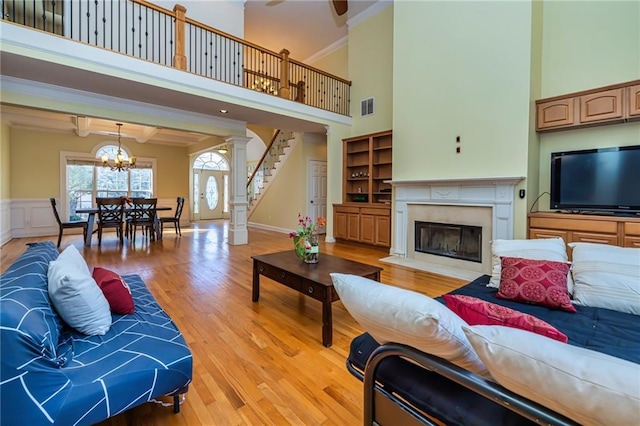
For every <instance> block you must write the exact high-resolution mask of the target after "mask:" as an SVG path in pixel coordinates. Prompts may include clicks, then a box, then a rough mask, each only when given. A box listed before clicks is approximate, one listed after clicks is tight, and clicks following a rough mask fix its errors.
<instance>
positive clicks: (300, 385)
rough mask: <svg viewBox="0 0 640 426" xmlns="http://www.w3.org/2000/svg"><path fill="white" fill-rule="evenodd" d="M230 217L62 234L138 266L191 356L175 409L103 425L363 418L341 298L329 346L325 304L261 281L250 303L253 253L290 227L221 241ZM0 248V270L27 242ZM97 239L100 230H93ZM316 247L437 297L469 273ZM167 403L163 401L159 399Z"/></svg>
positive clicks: (280, 244) (364, 251)
mask: <svg viewBox="0 0 640 426" xmlns="http://www.w3.org/2000/svg"><path fill="white" fill-rule="evenodd" d="M227 227H228V223H227V222H222V221H219V222H212V223H208V224H196V225H194V226H193V227H191V228H186V229H183V230H182V237H178V236H176V235H175V233H174V232H173V230H172V229H166V230H165V233H164V239H163V240H162V241H157V242H156V241H153V242H149V241H141V240H143V239H138V240H137V241H136V245H135V246H134V245H132V244H131V243H128V242H126V241H125V244H124V245H123V246H120V245H119V244H118V241H117V238H116V237H115V235H114V234H105V235H104V237H103V241H102V247H97V244H96V242H95V241H94V244H93V245H92V246H91V247H84V245H83V244H82V237H81V236H80V235H65V236H63V239H62V245H61V247H60V250H63V249H64V248H65V247H67V246H68V245H70V244H73V245H74V246H76V248H78V250H79V251H80V253H82V254H83V255H84V257H85V259H86V260H87V263H88V265H89V267H93V266H102V267H106V268H109V269H112V270H114V271H116V272H118V273H120V274H130V273H136V274H139V275H140V276H141V277H142V279H143V280H144V281H145V283H146V284H147V286H148V287H149V289H150V290H151V292H152V293H153V295H154V296H155V297H156V299H157V300H158V302H159V303H160V305H161V306H162V307H163V308H164V310H165V311H166V312H167V313H168V314H169V315H170V316H171V317H172V318H173V320H174V321H175V322H176V324H177V326H178V327H179V328H180V330H181V331H182V333H183V334H184V336H185V339H186V341H187V344H188V345H189V347H190V348H191V350H192V352H193V362H194V370H193V382H192V384H191V386H190V390H189V392H188V393H187V394H186V400H185V401H184V403H183V405H182V407H181V412H180V414H177V415H176V414H173V412H172V408H171V407H163V406H161V405H159V404H153V403H147V404H143V405H141V406H139V407H136V408H134V409H132V410H129V411H128V412H125V413H123V414H121V415H119V416H116V417H113V418H111V419H109V420H107V421H105V422H104V423H103V424H104V425H125V424H134V425H143V424H144V425H358V424H362V383H361V382H360V381H358V380H357V379H356V378H354V377H353V376H351V374H349V372H348V371H347V369H346V367H345V360H346V357H347V354H348V352H349V344H350V342H351V340H352V339H353V338H354V337H355V336H357V335H358V334H360V333H361V332H362V329H361V327H360V326H359V325H358V323H357V322H356V321H355V320H354V319H353V318H352V317H351V316H350V315H349V313H348V312H347V311H346V310H345V309H344V307H343V305H342V303H341V302H336V303H334V304H333V327H334V328H333V346H332V347H331V348H325V347H324V346H322V343H321V339H322V330H321V329H322V327H321V309H320V308H321V303H320V302H317V301H315V300H312V299H309V298H306V297H305V296H302V295H300V294H299V293H297V292H295V291H293V290H291V289H289V288H287V287H285V286H283V285H280V284H277V283H275V282H273V281H271V280H269V279H267V278H264V277H261V286H260V292H261V294H260V301H259V302H257V303H252V302H251V280H252V260H251V256H252V255H254V254H263V253H270V252H275V251H280V250H289V249H292V242H291V240H290V239H289V237H288V236H287V235H286V234H280V233H275V232H270V231H264V230H258V229H253V228H250V229H249V241H250V244H248V245H242V246H231V245H229V244H228V243H227V237H226V235H227ZM49 239H54V237H46V238H22V239H14V240H12V241H10V242H9V243H7V244H5V245H4V246H3V247H2V248H1V249H0V270H1V271H4V270H5V269H6V268H7V267H8V266H9V265H10V264H11V262H12V261H13V260H14V259H15V258H16V257H18V256H19V255H20V254H21V253H22V252H23V251H24V249H25V243H27V242H32V241H44V240H49ZM94 240H95V238H94ZM322 253H330V254H334V255H336V256H341V257H344V258H348V259H352V260H355V261H359V262H363V263H368V264H371V265H376V266H380V267H382V268H384V270H383V271H382V274H381V281H382V282H383V283H389V284H394V285H397V286H399V287H403V288H407V289H411V290H415V291H419V292H422V293H424V294H427V295H429V296H438V295H440V294H442V293H446V292H448V291H450V290H452V289H454V288H457V287H459V286H461V285H463V284H465V282H464V281H461V280H457V279H453V278H449V277H443V276H439V275H434V274H430V273H427V272H422V271H417V270H413V269H408V268H404V267H400V266H395V265H389V264H383V263H380V262H378V259H380V258H383V257H385V256H387V255H388V250H383V249H376V248H371V247H367V246H360V245H351V244H345V243H336V244H325V243H324V242H321V244H320V262H322ZM163 400H164V401H165V402H170V399H168V398H165V399H163Z"/></svg>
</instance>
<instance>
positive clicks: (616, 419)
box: [463, 325, 640, 426]
mask: <svg viewBox="0 0 640 426" xmlns="http://www.w3.org/2000/svg"><path fill="white" fill-rule="evenodd" d="M463 329H464V332H465V334H466V335H467V337H468V338H469V341H470V342H471V344H472V345H473V348H474V349H475V350H476V353H477V354H478V356H479V357H480V359H482V361H484V363H485V365H486V366H487V368H488V370H489V372H490V373H491V375H492V376H493V377H494V379H495V380H496V381H497V382H498V383H499V384H501V385H502V386H504V387H505V388H507V389H509V390H511V391H512V392H515V393H517V394H519V395H522V396H524V397H525V398H528V399H530V400H532V401H535V402H537V403H539V404H541V405H544V406H545V407H548V408H550V409H552V410H554V411H556V412H558V413H560V414H562V415H564V416H566V417H569V418H570V419H572V420H574V421H577V422H578V423H581V424H585V425H619V426H626V425H631V424H637V422H638V419H640V366H638V365H637V364H634V363H632V362H629V361H625V360H623V359H619V358H615V357H612V356H610V355H606V354H603V353H600V352H596V351H592V350H589V349H585V348H581V347H578V346H572V345H567V344H564V343H561V342H558V341H556V340H553V339H549V338H547V337H544V336H540V335H538V334H534V333H530V332H528V331H523V330H518V329H515V328H509V327H503V326H480V325H478V326H465V327H463Z"/></svg>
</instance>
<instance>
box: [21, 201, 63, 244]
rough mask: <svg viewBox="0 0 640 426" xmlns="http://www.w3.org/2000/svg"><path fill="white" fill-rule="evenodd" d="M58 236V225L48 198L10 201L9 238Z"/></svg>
mask: <svg viewBox="0 0 640 426" xmlns="http://www.w3.org/2000/svg"><path fill="white" fill-rule="evenodd" d="M47 235H58V224H57V223H56V218H55V216H54V215H53V210H52V209H51V202H50V201H49V199H48V198H20V199H14V200H11V237H12V238H24V237H43V236H47Z"/></svg>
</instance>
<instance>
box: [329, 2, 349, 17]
mask: <svg viewBox="0 0 640 426" xmlns="http://www.w3.org/2000/svg"><path fill="white" fill-rule="evenodd" d="M333 8H334V9H335V10H336V13H337V14H338V16H342V15H344V14H345V13H347V10H349V3H348V2H347V0H333Z"/></svg>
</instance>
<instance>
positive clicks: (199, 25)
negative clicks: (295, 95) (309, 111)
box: [137, 0, 351, 86]
mask: <svg viewBox="0 0 640 426" xmlns="http://www.w3.org/2000/svg"><path fill="white" fill-rule="evenodd" d="M137 1H142V0H137ZM185 21H186V22H187V23H189V24H191V25H194V26H196V27H200V28H202V29H204V30H207V31H211V32H212V33H215V34H218V35H221V36H223V37H226V38H229V39H231V40H233V41H236V42H238V43H241V44H244V45H245V46H249V47H253V48H254V49H257V50H259V51H261V52H264V53H267V54H269V55H273V56H277V57H278V58H281V57H282V55H280V54H279V53H276V52H274V51H273V50H269V49H265V48H264V47H262V46H258V45H257V44H253V43H251V42H250V41H246V40H243V39H241V38H238V37H236V36H234V35H231V34H228V33H225V32H224V31H220V30H218V29H216V28H213V27H210V26H209V25H207V24H203V23H202V22H198V21H195V20H193V19H191V18H189V17H186V18H185ZM289 63H291V64H296V65H298V66H300V67H303V68H306V69H308V70H311V71H313V72H317V73H319V74H322V75H324V76H325V77H329V78H333V79H335V80H338V81H340V82H342V83H345V84H348V85H349V86H351V81H350V80H345V79H344V78H340V77H338V76H335V75H332V74H329V73H328V72H326V71H322V70H320V69H318V68H315V67H312V66H309V65H306V64H303V63H302V62H300V61H296V60H295V59H289Z"/></svg>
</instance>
